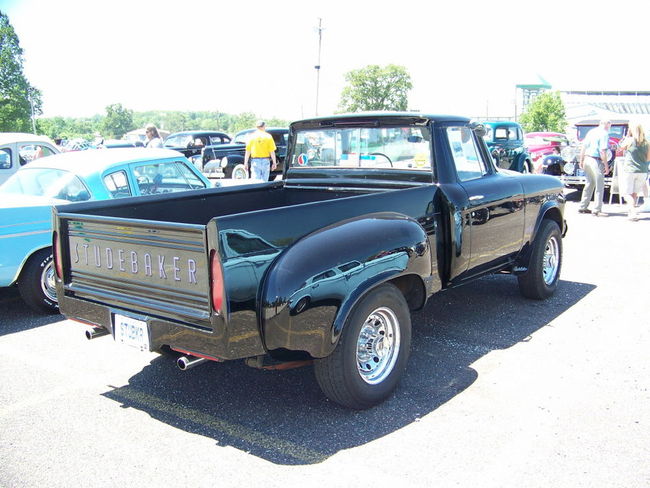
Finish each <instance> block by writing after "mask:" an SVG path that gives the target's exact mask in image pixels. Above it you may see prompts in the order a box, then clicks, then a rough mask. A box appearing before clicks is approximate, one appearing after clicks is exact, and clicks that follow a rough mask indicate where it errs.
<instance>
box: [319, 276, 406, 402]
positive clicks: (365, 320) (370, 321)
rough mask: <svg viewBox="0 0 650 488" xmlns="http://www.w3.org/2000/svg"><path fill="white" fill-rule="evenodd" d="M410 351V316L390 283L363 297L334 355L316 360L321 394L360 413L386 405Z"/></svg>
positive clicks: (350, 317) (403, 302)
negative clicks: (386, 400)
mask: <svg viewBox="0 0 650 488" xmlns="http://www.w3.org/2000/svg"><path fill="white" fill-rule="evenodd" d="M410 347H411V316H410V312H409V308H408V305H407V303H406V300H405V299H404V296H403V295H402V293H401V292H400V291H399V290H398V289H397V288H396V287H395V286H393V285H391V284H384V285H381V286H379V287H377V288H375V289H374V290H372V291H371V292H369V293H368V294H367V295H365V296H364V297H363V298H362V299H361V300H360V301H359V302H358V303H357V304H356V305H355V307H354V309H353V310H352V311H351V313H350V315H349V317H348V319H347V320H346V322H345V325H344V327H343V331H342V333H341V337H340V339H339V343H338V344H337V346H336V349H335V350H334V352H333V353H332V354H330V355H329V356H328V357H326V358H323V359H318V360H316V361H315V362H314V371H315V373H316V380H317V381H318V384H319V385H320V387H321V389H322V390H323V393H325V395H326V396H327V397H328V398H329V399H330V400H332V401H334V402H336V403H338V404H339V405H342V406H344V407H348V408H353V409H357V410H362V409H366V408H370V407H372V406H374V405H377V404H379V403H381V402H382V401H384V400H385V399H386V398H388V396H390V394H391V393H392V392H393V390H395V388H396V387H397V384H398V383H399V380H400V379H401V377H402V375H403V373H404V369H405V368H406V363H407V361H408V356H409V352H410Z"/></svg>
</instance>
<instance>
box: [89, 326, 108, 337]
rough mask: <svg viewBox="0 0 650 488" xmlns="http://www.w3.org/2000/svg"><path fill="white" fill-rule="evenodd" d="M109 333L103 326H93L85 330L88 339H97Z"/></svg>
mask: <svg viewBox="0 0 650 488" xmlns="http://www.w3.org/2000/svg"><path fill="white" fill-rule="evenodd" d="M110 333H111V332H110V331H109V330H108V329H105V328H104V327H93V328H92V329H88V330H87V331H86V339H88V340H91V339H97V338H98V337H102V336H105V335H108V334H110Z"/></svg>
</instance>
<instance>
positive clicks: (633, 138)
mask: <svg viewBox="0 0 650 488" xmlns="http://www.w3.org/2000/svg"><path fill="white" fill-rule="evenodd" d="M621 149H623V150H625V159H624V161H623V168H621V170H622V171H619V172H618V178H619V180H618V184H619V189H620V194H621V195H623V197H624V198H625V203H626V204H627V206H628V214H627V215H628V218H629V219H630V220H638V219H639V218H638V216H637V213H636V205H637V203H638V197H639V195H641V194H642V195H643V199H644V201H645V199H646V198H647V197H648V192H647V188H646V180H647V178H648V161H650V143H648V140H647V139H646V137H645V132H644V131H643V126H642V125H641V124H630V130H629V132H628V133H627V137H626V138H625V139H624V140H623V142H621Z"/></svg>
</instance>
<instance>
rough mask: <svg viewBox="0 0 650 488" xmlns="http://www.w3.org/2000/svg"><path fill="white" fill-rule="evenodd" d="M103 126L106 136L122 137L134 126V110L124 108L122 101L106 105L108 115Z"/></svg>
mask: <svg viewBox="0 0 650 488" xmlns="http://www.w3.org/2000/svg"><path fill="white" fill-rule="evenodd" d="M101 127H102V133H103V134H104V136H108V137H113V138H115V139H120V138H121V137H122V136H123V135H124V134H126V133H127V132H129V131H130V130H132V129H133V128H134V126H133V110H129V109H126V108H124V107H123V106H122V104H121V103H114V104H113V105H109V106H108V107H106V117H105V118H104V120H103V122H102V124H101Z"/></svg>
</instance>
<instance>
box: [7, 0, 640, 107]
mask: <svg viewBox="0 0 650 488" xmlns="http://www.w3.org/2000/svg"><path fill="white" fill-rule="evenodd" d="M598 4H599V2H592V1H572V0H563V1H557V0H548V1H545V2H540V1H532V0H518V1H508V0H497V1H489V0H481V1H473V0H465V1H457V0H447V1H441V2H437V1H433V0H422V1H421V0H410V1H396V0H391V1H384V0H372V1H365V0H361V1H357V0H347V1H341V0H321V1H317V2H312V1H308V0H302V1H289V0H287V1H283V0H268V1H258V0H250V1H238V2H233V1H228V2H223V1H219V0H212V1H209V2H202V1H197V0H185V1H178V0H176V1H167V0H159V1H146V2H141V1H138V0H130V1H125V0H112V1H110V2H108V1H93V0H56V1H53V0H0V10H2V11H3V12H4V13H6V14H7V15H8V16H9V21H10V22H11V24H12V25H13V27H14V29H15V30H16V33H17V35H18V38H19V40H20V44H21V47H22V48H23V50H24V68H25V74H26V75H27V77H28V79H29V81H30V83H32V84H33V85H34V86H36V87H37V88H39V89H40V90H41V91H42V93H43V102H44V103H43V108H44V115H45V116H48V117H52V116H56V115H61V116H72V117H83V116H91V115H94V114H104V113H105V110H104V109H105V107H106V106H107V105H110V104H113V103H121V104H122V105H123V106H125V107H126V108H128V109H131V110H135V111H145V110H187V111H194V110H209V111H222V112H227V113H240V112H245V111H250V112H254V113H256V114H257V115H259V116H262V117H266V118H268V117H280V118H285V119H288V120H295V119H299V118H302V117H309V116H312V115H314V112H315V109H316V70H315V69H314V66H315V65H316V64H317V61H318V33H317V26H318V19H319V18H321V19H322V23H323V32H322V49H321V63H320V64H321V70H320V95H319V100H318V107H319V110H318V112H319V115H325V114H328V113H332V112H333V111H334V110H336V108H337V105H338V102H339V96H340V92H341V89H342V87H343V85H344V75H345V73H346V72H347V71H350V70H352V69H358V68H361V67H364V66H366V65H368V64H380V65H386V64H389V63H393V64H398V65H402V66H404V67H406V69H407V71H408V72H409V74H410V75H411V78H412V81H413V85H414V88H413V90H412V91H411V93H410V96H409V106H410V108H413V109H417V110H421V111H423V112H428V113H451V114H459V115H466V116H470V117H472V116H476V117H478V116H480V117H484V116H511V115H513V112H514V104H515V93H516V90H515V85H517V84H521V83H529V82H531V80H535V79H536V77H537V75H540V76H542V77H543V78H544V79H546V80H547V81H548V82H549V83H550V84H551V85H552V86H553V88H554V89H559V90H568V89H572V90H584V89H598V90H619V89H620V90H650V76H649V72H650V70H649V69H648V50H647V46H648V42H649V41H648V39H650V38H649V37H648V36H649V35H648V28H647V23H648V18H650V16H649V15H648V14H649V13H650V6H649V5H650V3H648V2H647V0H646V1H637V0H634V1H632V2H626V3H620V4H616V5H610V6H609V7H598V6H597V5H598ZM614 8H617V9H620V14H618V15H615V14H612V10H613V9H614ZM637 53H638V54H637Z"/></svg>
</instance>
